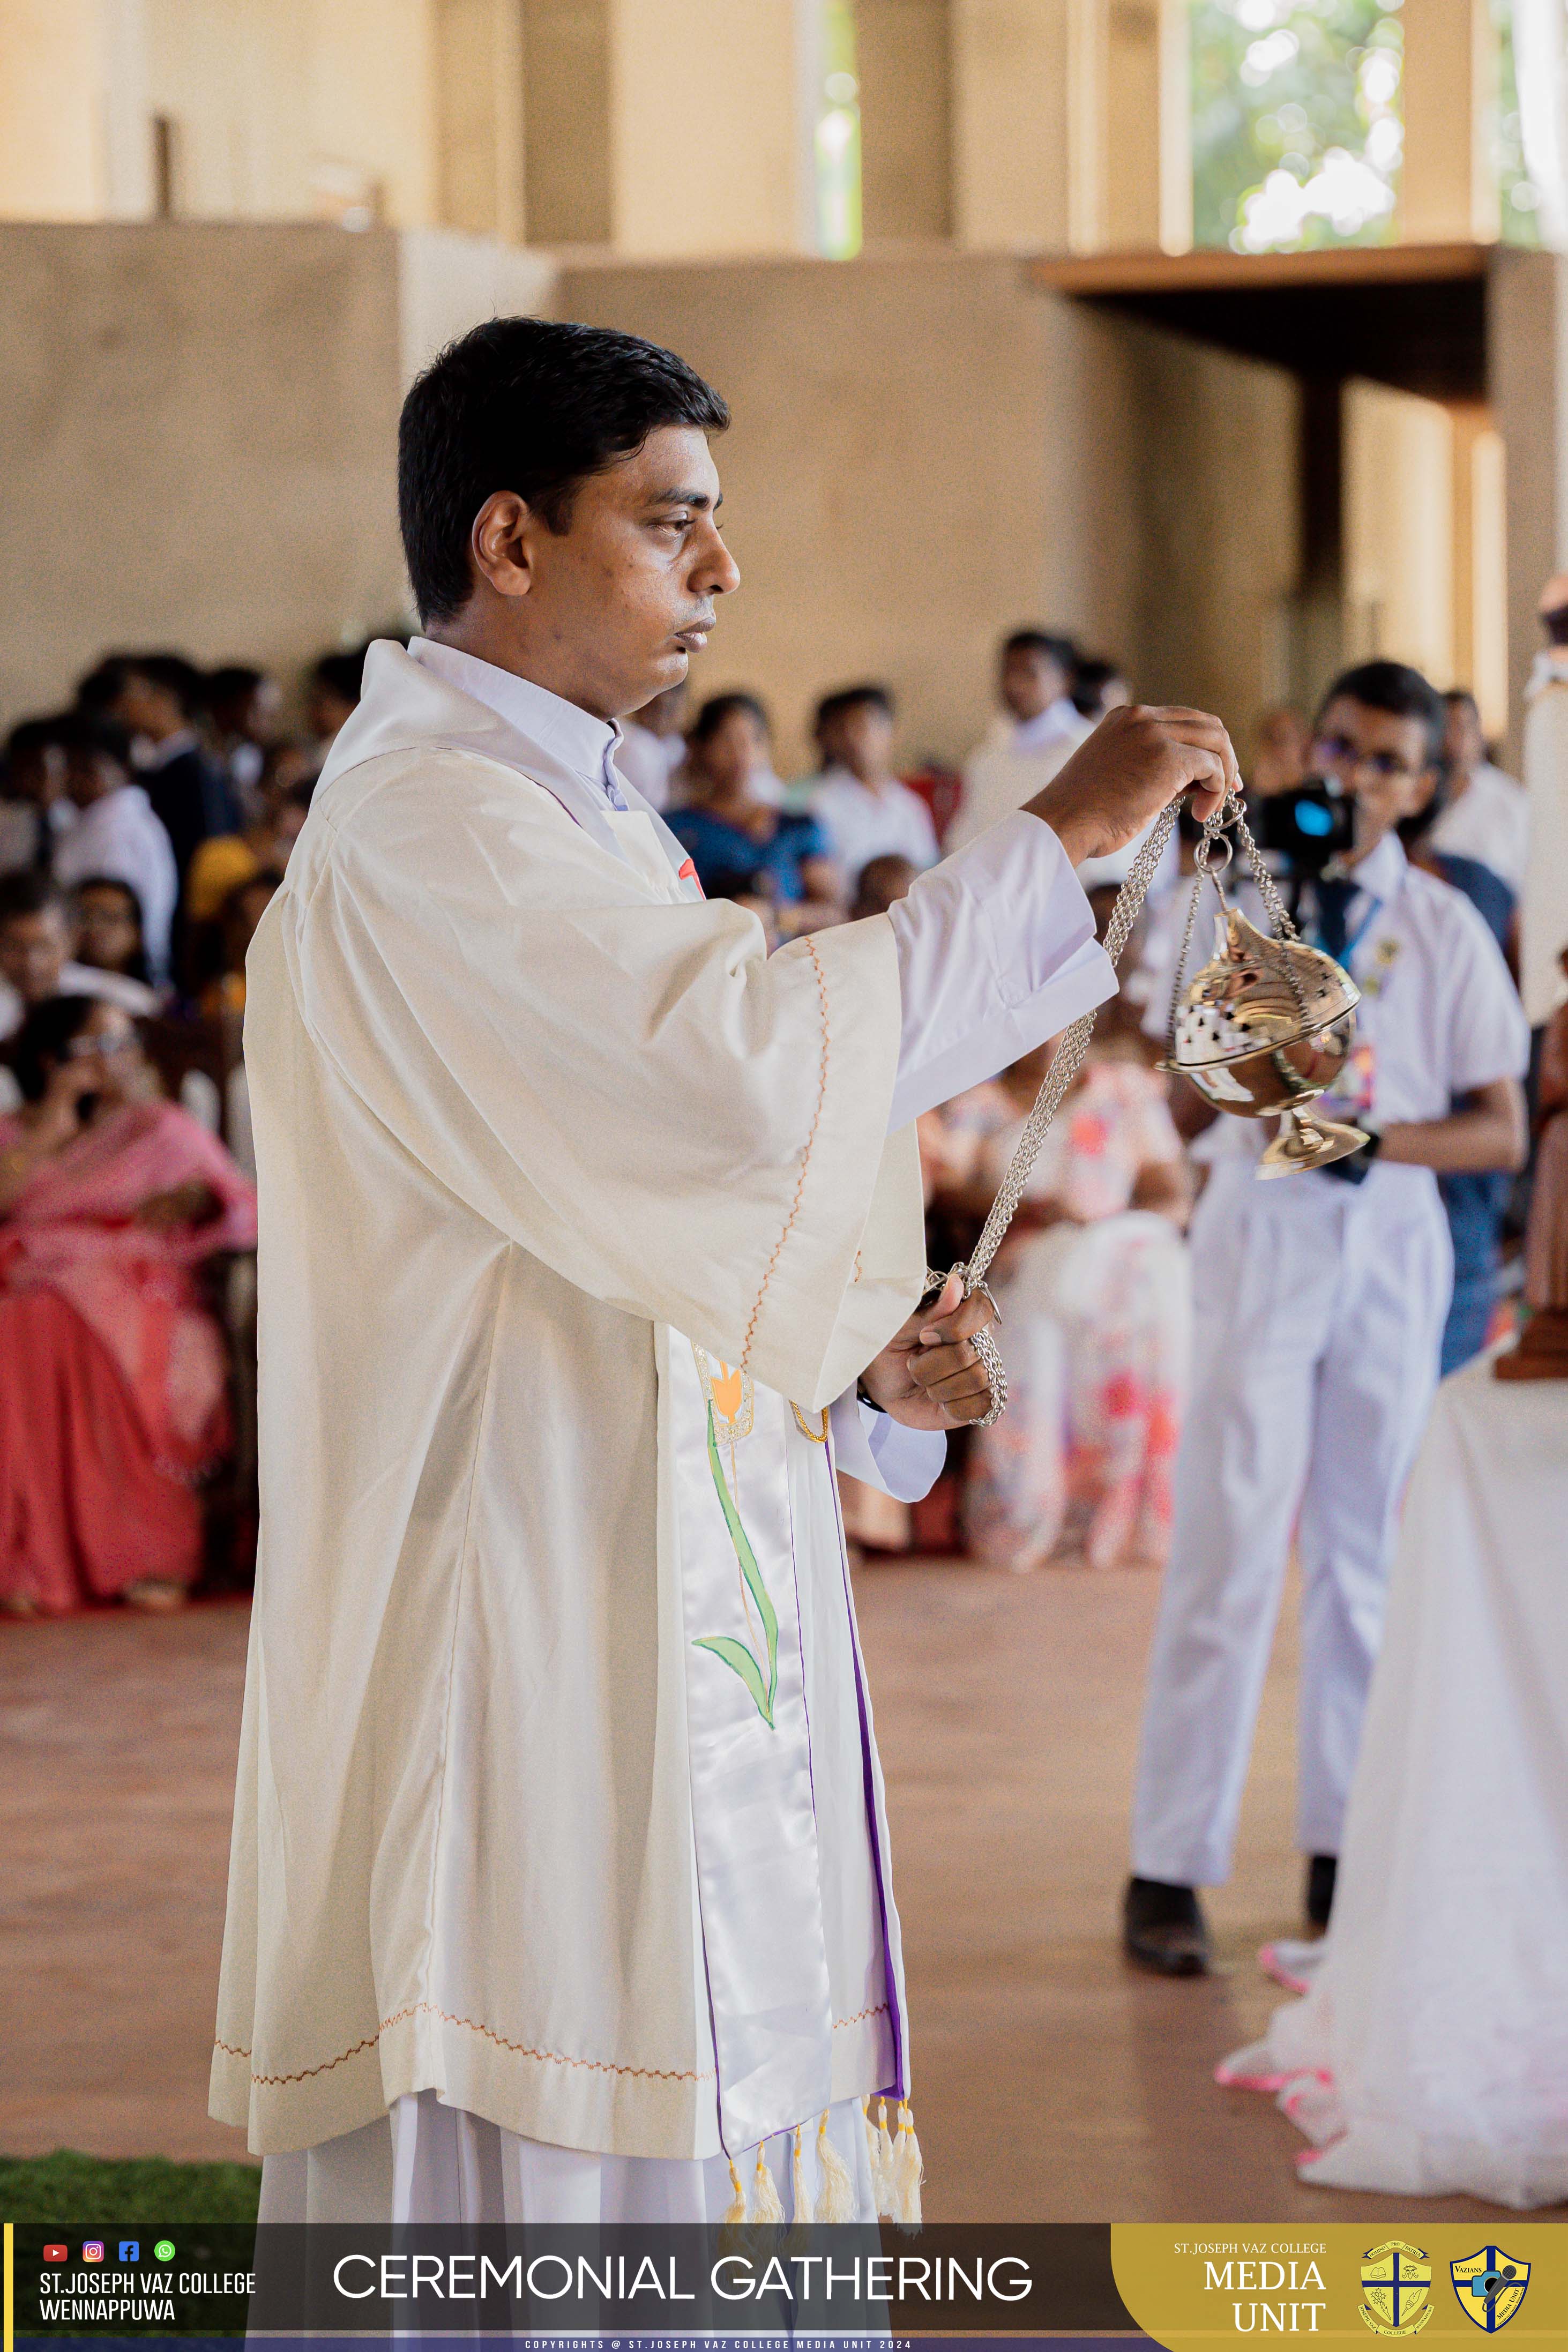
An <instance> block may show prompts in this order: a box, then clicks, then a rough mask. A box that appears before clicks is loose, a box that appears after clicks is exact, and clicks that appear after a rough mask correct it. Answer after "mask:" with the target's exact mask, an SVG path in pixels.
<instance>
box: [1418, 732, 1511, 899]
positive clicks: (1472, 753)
mask: <svg viewBox="0 0 1568 2352" xmlns="http://www.w3.org/2000/svg"><path fill="white" fill-rule="evenodd" d="M1443 705H1444V709H1446V710H1447V729H1446V732H1445V735H1444V742H1443V804H1442V807H1441V808H1440V809H1439V810H1438V812H1437V814H1436V818H1435V819H1434V821H1433V823H1432V824H1431V826H1430V827H1429V828H1428V831H1427V834H1426V840H1427V844H1428V845H1429V847H1431V848H1433V849H1437V850H1441V851H1443V852H1444V853H1445V855H1446V856H1449V857H1473V858H1474V859H1475V861H1476V863H1477V864H1478V865H1479V866H1486V867H1487V868H1488V869H1489V871H1490V872H1491V873H1493V874H1495V875H1496V876H1497V877H1498V878H1499V880H1500V881H1502V882H1505V883H1506V884H1507V885H1508V887H1509V888H1510V890H1511V891H1512V892H1513V895H1514V897H1515V898H1518V897H1519V894H1520V892H1521V890H1522V889H1523V887H1524V872H1525V866H1526V863H1527V861H1528V857H1529V852H1530V803H1529V802H1528V801H1527V800H1526V798H1525V794H1524V786H1523V785H1522V784H1521V782H1519V780H1518V778H1517V777H1515V776H1510V775H1508V774H1506V773H1505V772H1504V771H1503V770H1502V769H1501V768H1494V767H1493V765H1492V763H1491V761H1489V759H1488V758H1487V745H1486V738H1485V736H1484V735H1483V734H1482V733H1481V714H1480V711H1479V709H1478V708H1477V705H1476V698H1475V696H1474V695H1473V694H1471V693H1470V692H1469V691H1468V688H1465V687H1456V688H1454V689H1453V691H1452V692H1451V693H1448V694H1446V695H1445V696H1444V697H1443Z"/></svg>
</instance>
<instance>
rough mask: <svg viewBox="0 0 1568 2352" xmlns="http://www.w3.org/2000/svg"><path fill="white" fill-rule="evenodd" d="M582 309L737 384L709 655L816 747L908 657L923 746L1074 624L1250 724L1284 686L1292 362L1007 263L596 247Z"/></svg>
mask: <svg viewBox="0 0 1568 2352" xmlns="http://www.w3.org/2000/svg"><path fill="white" fill-rule="evenodd" d="M557 303H558V310H559V313H560V315H561V316H563V317H568V318H578V319H585V320H591V321H595V322H597V323H600V324H605V325H615V326H619V327H626V328H630V329H632V330H634V331H637V332H639V333H643V334H647V335H650V336H652V337H654V338H655V339H656V340H657V341H661V342H665V343H668V344H669V345H670V346H672V347H673V348H674V349H675V350H677V351H679V352H682V353H683V354H684V355H685V357H686V358H688V359H689V360H690V361H691V362H693V364H694V365H696V366H697V367H699V368H700V369H701V370H702V371H703V372H704V373H707V374H708V375H710V377H711V378H712V379H713V380H714V382H716V383H718V384H719V385H720V386H721V389H722V390H723V392H724V393H725V394H726V396H727V397H728V399H729V400H730V402H731V405H732V407H733V409H734V412H735V418H736V422H735V425H734V427H733V429H732V431H731V434H730V435H729V436H728V437H727V439H726V440H725V442H723V443H722V444H721V446H720V451H719V459H720V467H721V473H722V475H723V478H724V485H725V511H726V515H727V516H728V518H729V522H728V535H729V539H730V543H731V547H732V548H733V550H734V551H735V554H736V557H737V559H738V561H739V562H740V564H741V568H742V574H743V575H744V577H743V585H742V590H741V593H739V594H738V595H737V596H736V597H735V599H734V601H733V603H732V604H731V605H730V606H729V607H728V608H727V609H726V610H725V612H724V614H723V617H722V620H721V625H720V628H719V631H718V633H717V635H716V636H715V638H714V642H713V645H712V646H711V648H710V651H709V652H708V654H707V655H705V656H703V657H702V660H701V662H700V664H699V666H698V668H697V671H696V673H695V676H694V684H695V685H696V686H697V688H698V690H699V692H701V693H708V692H717V691H720V690H721V689H723V688H729V687H733V686H750V687H752V688H757V689H759V690H760V691H761V692H762V693H763V696H764V698H765V699H766V700H767V701H768V703H769V705H770V707H771V709H773V713H774V716H775V721H776V724H777V726H778V730H779V735H780V744H779V750H780V756H781V760H782V762H783V764H784V766H785V767H786V768H788V767H790V766H791V765H794V764H797V763H799V762H800V761H803V760H804V758H805V731H804V730H805V720H806V718H807V714H808V711H809V708H810V705H811V703H812V701H813V700H814V698H816V695H817V694H819V693H820V692H822V691H823V690H824V689H825V688H828V687H831V686H833V685H836V684H842V683H844V682H846V681H847V680H849V679H852V678H857V677H883V678H885V679H887V681H888V682H889V684H890V685H891V686H892V687H893V688H895V690H896V692H897V693H898V695H899V698H900V706H901V709H902V712H903V726H902V730H901V732H902V741H903V750H904V752H905V754H906V755H919V754H925V753H929V754H934V755H936V756H940V757H942V758H945V759H954V758H956V757H958V756H959V755H961V754H962V753H963V751H965V750H967V749H968V747H969V746H970V745H971V744H972V743H973V740H975V738H976V737H977V735H978V734H979V733H980V732H981V731H982V730H983V728H984V725H985V723H986V720H987V718H988V714H989V707H990V692H991V673H992V663H993V656H994V646H995V641H996V638H997V636H998V635H999V634H1000V633H1001V632H1002V631H1004V630H1005V629H1006V628H1008V627H1010V626H1014V625H1017V624H1019V623H1021V622H1027V621H1043V622H1047V623H1054V624H1059V625H1062V626H1065V627H1068V628H1070V629H1072V630H1074V631H1075V632H1077V633H1079V635H1082V636H1083V637H1084V638H1085V639H1086V640H1087V641H1088V642H1089V643H1090V644H1092V645H1094V646H1100V647H1103V648H1104V649H1106V650H1108V651H1111V652H1114V653H1116V654H1117V655H1119V656H1121V658H1122V659H1124V660H1125V661H1126V662H1127V663H1128V664H1129V666H1130V667H1131V670H1132V672H1133V675H1134V677H1135V679H1136V681H1137V682H1138V684H1139V686H1140V687H1141V688H1142V690H1143V691H1144V692H1146V693H1148V694H1151V695H1153V696H1155V697H1157V698H1169V699H1177V698H1180V699H1182V700H1188V701H1197V702H1204V703H1207V704H1208V705H1209V706H1210V707H1212V708H1215V709H1220V710H1222V711H1223V712H1224V713H1225V715H1226V717H1227V718H1229V719H1233V721H1234V722H1235V723H1236V724H1237V726H1238V727H1240V728H1243V729H1245V728H1246V726H1247V725H1248V724H1249V723H1250V721H1251V719H1252V718H1253V717H1254V716H1255V715H1256V712H1257V711H1258V709H1259V708H1260V707H1261V705H1262V704H1263V703H1265V702H1267V701H1269V700H1271V699H1274V698H1277V697H1278V695H1279V693H1280V691H1281V690H1282V688H1281V683H1280V678H1281V664H1282V659H1283V654H1282V634H1283V628H1282V617H1281V614H1282V604H1283V600H1284V598H1285V597H1286V595H1287V594H1288V593H1289V588H1290V586H1291V584H1292V583H1293V576H1294V573H1293V566H1294V562H1295V529H1296V522H1295V467H1296V457H1295V407H1294V394H1293V390H1292V388H1291V386H1290V385H1289V381H1288V379H1286V378H1284V377H1283V376H1281V375H1279V373H1277V372H1275V371H1273V370H1271V369H1267V368H1263V367H1258V366H1254V365H1251V364H1249V363H1248V362H1243V361H1238V360H1233V359H1229V358H1227V357H1226V356H1225V355H1224V354H1221V353H1218V352H1210V351H1206V350H1204V349H1201V348H1199V347H1197V346H1195V345H1188V344H1186V343H1184V342H1182V341H1178V340H1177V339H1175V338H1173V337H1171V336H1167V335H1163V334H1161V333H1158V332H1156V331H1153V330H1151V329H1143V328H1132V327H1130V326H1128V325H1127V324H1126V323H1125V322H1123V321H1121V320H1110V319H1107V318H1105V317H1103V316H1100V315H1099V314H1096V313H1094V312H1091V311H1089V310H1084V309H1080V308H1079V307H1078V306H1075V305H1073V304H1071V303H1069V302H1067V301H1065V300H1063V299H1059V298H1058V297H1055V296H1052V295H1047V294H1040V293H1037V292H1034V291H1033V290H1032V289H1029V288H1028V287H1027V286H1026V284H1025V281H1024V274H1023V271H1022V270H1021V269H1020V268H1019V267H1018V265H1017V264H1016V263H1015V262H1014V261H1012V260H1010V259H1007V258H1004V257H978V256H955V255H938V254H932V255H909V254H906V255H899V256H891V255H889V256H887V257H869V258H867V259H865V260H863V261H861V262H858V263H857V264H854V265H851V266H844V265H834V264H831V263H813V262H798V263H787V262H775V263H769V264H763V265H761V266H758V265H754V264H753V265H751V266H749V267H746V268H738V267H731V266H726V265H706V266H692V267H689V268H682V269H672V268H668V267H665V266H649V267H647V268H625V267H621V266H606V267H602V268H600V267H595V268H572V269H568V270H566V271H565V272H563V278H562V281H561V285H560V289H559V291H558V296H557Z"/></svg>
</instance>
